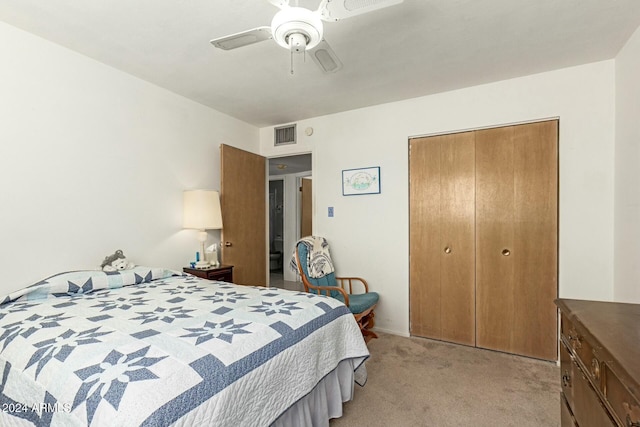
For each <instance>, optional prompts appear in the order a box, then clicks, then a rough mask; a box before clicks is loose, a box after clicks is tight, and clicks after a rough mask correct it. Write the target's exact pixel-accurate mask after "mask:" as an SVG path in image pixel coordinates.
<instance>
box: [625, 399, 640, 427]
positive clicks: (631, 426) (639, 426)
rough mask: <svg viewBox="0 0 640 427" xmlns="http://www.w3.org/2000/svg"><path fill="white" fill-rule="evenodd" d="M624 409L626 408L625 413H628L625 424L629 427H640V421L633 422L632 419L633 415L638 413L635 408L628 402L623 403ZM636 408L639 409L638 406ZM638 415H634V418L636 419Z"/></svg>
mask: <svg viewBox="0 0 640 427" xmlns="http://www.w3.org/2000/svg"><path fill="white" fill-rule="evenodd" d="M634 406H635V405H634ZM622 407H623V408H624V411H625V412H626V413H627V418H626V419H625V423H626V425H627V427H640V421H633V420H632V419H631V414H632V413H634V412H636V411H635V408H634V407H632V406H631V405H629V404H628V403H627V402H623V403H622ZM636 408H637V406H636ZM636 415H637V412H636V414H635V415H634V418H635V416H636Z"/></svg>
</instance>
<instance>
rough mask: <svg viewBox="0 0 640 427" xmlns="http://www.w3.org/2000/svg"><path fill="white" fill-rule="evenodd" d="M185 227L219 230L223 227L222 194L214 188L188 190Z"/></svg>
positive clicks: (183, 224)
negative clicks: (213, 189)
mask: <svg viewBox="0 0 640 427" xmlns="http://www.w3.org/2000/svg"><path fill="white" fill-rule="evenodd" d="M182 226H183V227H184V228H195V229H197V230H219V229H221V228H222V212H221V211H220V195H219V194H218V192H217V191H212V190H187V191H185V192H184V217H183V223H182Z"/></svg>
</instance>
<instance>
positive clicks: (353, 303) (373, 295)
mask: <svg viewBox="0 0 640 427" xmlns="http://www.w3.org/2000/svg"><path fill="white" fill-rule="evenodd" d="M333 298H335V299H337V300H339V301H342V303H344V297H343V296H342V294H341V293H338V295H337V296H335V297H333ZM379 298H380V297H379V296H378V293H377V292H367V293H366V294H351V295H349V310H351V312H352V313H353V314H358V313H362V312H363V311H365V310H367V309H369V308H370V307H373V305H375V304H377V303H378V299H379Z"/></svg>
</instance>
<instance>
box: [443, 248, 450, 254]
mask: <svg viewBox="0 0 640 427" xmlns="http://www.w3.org/2000/svg"><path fill="white" fill-rule="evenodd" d="M444 253H445V254H450V253H451V248H450V247H449V246H445V247H444Z"/></svg>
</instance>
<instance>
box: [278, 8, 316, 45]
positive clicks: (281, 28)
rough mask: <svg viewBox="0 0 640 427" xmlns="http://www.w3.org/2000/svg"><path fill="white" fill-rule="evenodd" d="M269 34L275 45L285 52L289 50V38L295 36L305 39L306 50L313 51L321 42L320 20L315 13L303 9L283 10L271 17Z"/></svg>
mask: <svg viewBox="0 0 640 427" xmlns="http://www.w3.org/2000/svg"><path fill="white" fill-rule="evenodd" d="M271 33H272V34H273V39H274V40H275V41H276V43H278V44H279V45H280V46H282V47H283V48H285V49H287V50H289V49H290V48H291V44H290V42H289V38H290V37H291V36H292V35H295V34H299V35H302V36H304V37H305V38H306V50H309V49H313V48H314V47H316V46H317V45H318V43H320V41H321V40H322V35H323V27H322V20H321V19H320V16H319V15H318V14H317V13H316V12H313V11H311V10H309V9H305V8H303V7H289V8H285V9H282V10H281V11H280V12H278V13H276V15H275V16H274V17H273V20H272V21H271ZM294 37H298V36H294Z"/></svg>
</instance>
